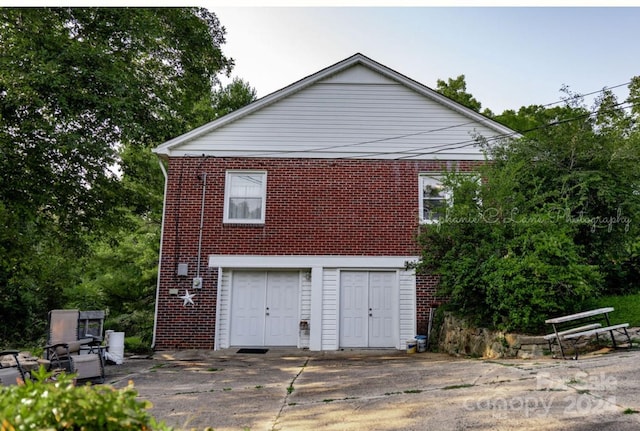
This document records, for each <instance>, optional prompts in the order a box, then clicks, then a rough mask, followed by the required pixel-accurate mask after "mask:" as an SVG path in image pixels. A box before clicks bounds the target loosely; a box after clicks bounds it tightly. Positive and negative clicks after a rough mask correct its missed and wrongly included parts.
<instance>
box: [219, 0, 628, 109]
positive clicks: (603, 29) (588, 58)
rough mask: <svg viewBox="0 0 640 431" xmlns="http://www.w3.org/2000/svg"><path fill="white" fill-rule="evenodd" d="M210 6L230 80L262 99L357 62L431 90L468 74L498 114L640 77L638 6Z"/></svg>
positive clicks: (473, 89)
mask: <svg viewBox="0 0 640 431" xmlns="http://www.w3.org/2000/svg"><path fill="white" fill-rule="evenodd" d="M207 7H208V8H209V9H210V10H211V11H213V12H214V13H215V14H216V15H217V16H218V18H219V20H220V22H221V24H222V25H223V26H224V27H225V28H226V30H227V34H226V43H225V44H224V45H223V46H222V50H223V52H224V53H225V55H227V56H230V57H232V58H233V59H234V60H235V67H234V70H233V72H232V76H237V77H240V78H242V79H243V80H245V81H247V82H248V83H249V84H250V85H251V86H252V87H253V88H255V89H256V91H257V94H258V97H263V96H266V95H267V94H270V93H272V92H274V91H277V90H279V89H281V88H283V87H286V86H287V85H289V84H292V83H293V82H295V81H298V80H300V79H302V78H304V77H306V76H309V75H311V74H313V73H315V72H317V71H319V70H321V69H323V68H325V67H327V66H330V65H332V64H334V63H337V62H339V61H341V60H343V59H345V58H347V57H350V56H351V55H353V54H355V53H362V54H364V55H366V56H367V57H369V58H371V59H373V60H375V61H377V62H379V63H382V64H383V65H385V66H387V67H390V68H391V69H393V70H395V71H397V72H400V73H402V74H403V75H405V76H408V77H409V78H411V79H414V80H416V81H418V82H420V83H422V84H424V85H426V86H428V87H431V88H433V89H435V88H436V85H437V80H438V79H442V80H445V81H446V80H447V79H448V78H455V77H457V76H459V75H465V78H466V83H467V91H468V92H470V93H471V94H473V96H474V97H475V98H476V99H477V100H479V101H480V102H481V103H482V108H483V109H484V108H489V109H491V110H492V111H493V112H494V113H496V114H498V113H501V112H503V111H504V110H506V109H514V110H518V109H519V108H520V107H521V106H528V105H532V104H538V105H545V104H548V103H553V102H557V101H559V100H561V99H562V97H564V96H563V93H561V92H560V89H561V87H563V86H564V85H566V86H569V88H570V90H571V91H572V92H573V93H580V94H586V93H591V92H596V91H599V90H602V89H603V88H604V87H614V86H617V85H620V84H625V83H627V82H628V81H629V80H630V79H631V78H632V77H633V76H637V75H640V25H639V24H638V23H640V6H634V7H594V6H581V7H541V6H538V7H494V6H492V7H489V6H484V7H431V6H430V7H373V6H363V7H310V6H306V7H275V6H271V7H255V6H245V7H230V6H229V5H228V4H222V5H221V6H216V5H215V4H214V5H212V6H207ZM615 92H616V94H617V95H618V97H619V98H620V99H624V98H625V97H626V96H627V92H626V86H623V87H621V88H619V89H616V90H615ZM593 97H594V96H590V97H588V98H586V99H585V101H586V102H587V105H589V106H590V105H591V104H592V102H593Z"/></svg>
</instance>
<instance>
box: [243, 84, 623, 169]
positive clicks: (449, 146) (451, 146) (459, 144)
mask: <svg viewBox="0 0 640 431" xmlns="http://www.w3.org/2000/svg"><path fill="white" fill-rule="evenodd" d="M630 83H631V81H629V82H626V83H623V84H618V85H614V86H612V87H604V88H603V89H602V90H597V91H592V92H590V93H586V94H579V95H575V96H572V97H570V98H566V99H561V100H558V101H556V102H551V103H547V104H545V105H539V106H541V107H547V106H552V105H556V104H559V103H567V102H568V101H570V100H574V99H578V98H582V97H584V96H590V95H593V94H597V93H603V92H605V91H607V90H611V89H614V88H619V87H623V86H625V85H629V84H630ZM624 103H626V102H621V103H618V104H616V105H615V107H617V106H619V105H622V104H624ZM534 106H535V105H534ZM595 113H597V111H593V112H590V113H586V114H584V115H581V116H578V117H575V118H572V119H565V120H561V122H553V123H549V124H546V125H542V126H538V127H535V128H532V129H528V130H524V131H519V132H518V131H515V132H512V133H505V134H500V135H495V136H493V137H491V138H486V140H487V141H493V140H497V139H503V138H507V137H511V136H515V135H518V134H523V133H528V132H532V131H535V130H539V129H542V128H545V127H551V126H554V125H557V124H561V123H562V122H568V121H575V120H578V119H581V118H587V117H589V116H591V115H593V114H595ZM493 121H495V120H493ZM477 123H478V122H477V121H468V122H465V123H459V124H454V125H451V126H445V127H440V128H437V129H430V130H423V131H419V132H413V133H407V134H402V135H396V136H390V137H386V138H380V139H373V140H368V141H362V142H354V143H348V144H338V145H330V146H324V147H319V148H313V149H312V150H306V151H329V150H337V149H341V148H352V147H357V146H361V145H367V144H374V143H378V142H388V141H392V140H396V139H402V138H408V137H412V136H419V135H427V134H430V133H436V132H441V131H445V130H451V129H455V128H458V127H463V126H468V125H471V124H477ZM475 143H477V140H476V139H471V140H466V141H461V142H456V143H452V144H441V145H436V146H430V147H429V148H430V149H434V148H438V147H443V148H440V149H438V150H437V151H429V152H419V153H415V154H413V155H411V156H405V157H417V156H420V155H428V154H435V153H438V152H443V151H447V150H449V149H459V148H464V147H467V146H470V145H474V144H475ZM425 148H426V147H420V148H416V150H419V149H425ZM413 151H414V150H409V151H407V150H404V151H390V152H376V153H369V154H366V155H371V156H375V155H391V154H408V153H412V152H413ZM299 152H301V151H299V150H285V151H271V152H268V153H258V154H252V156H254V157H257V156H263V157H268V156H275V155H282V154H287V153H289V154H292V153H299ZM366 155H362V154H361V155H359V156H346V157H344V158H346V159H349V158H359V157H363V156H366ZM403 158H404V157H403Z"/></svg>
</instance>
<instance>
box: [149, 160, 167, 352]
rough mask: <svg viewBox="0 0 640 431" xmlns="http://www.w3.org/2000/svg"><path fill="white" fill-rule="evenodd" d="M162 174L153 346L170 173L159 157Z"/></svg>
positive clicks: (153, 344)
mask: <svg viewBox="0 0 640 431" xmlns="http://www.w3.org/2000/svg"><path fill="white" fill-rule="evenodd" d="M158 163H159V164H160V169H161V170H162V175H163V176H164V194H163V196H162V222H161V223H160V252H159V254H158V281H157V283H156V304H155V309H154V311H153V338H152V339H151V348H152V349H155V347H156V330H157V326H158V301H159V300H160V273H161V270H162V240H163V239H164V220H165V217H164V216H165V212H166V209H167V186H168V182H169V174H167V170H166V169H165V167H164V163H162V159H160V158H158Z"/></svg>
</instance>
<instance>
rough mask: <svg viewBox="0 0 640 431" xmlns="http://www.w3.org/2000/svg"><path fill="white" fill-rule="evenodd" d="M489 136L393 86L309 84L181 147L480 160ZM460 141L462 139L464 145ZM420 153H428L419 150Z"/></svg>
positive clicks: (225, 153)
mask: <svg viewBox="0 0 640 431" xmlns="http://www.w3.org/2000/svg"><path fill="white" fill-rule="evenodd" d="M475 134H482V135H484V136H493V135H496V133H495V132H492V131H490V130H489V129H488V128H486V127H482V126H481V125H479V124H478V123H476V122H472V121H470V120H469V119H468V118H466V117H464V116H462V115H461V114H459V113H457V112H455V111H452V110H444V109H442V106H441V105H440V104H437V103H435V102H433V101H431V100H428V99H425V98H424V97H421V96H420V95H419V94H416V93H415V92H413V91H411V90H409V89H408V88H406V87H404V86H401V85H399V84H317V85H316V86H313V87H311V88H308V89H306V90H303V91H301V92H299V93H296V94H294V95H292V96H290V97H288V98H287V99H284V100H282V101H280V102H279V103H277V104H274V105H271V106H268V107H266V108H263V109H261V110H260V111H257V112H255V113H253V114H250V115H248V116H247V117H245V118H244V119H243V121H242V122H235V123H231V124H228V125H226V126H223V127H221V128H219V129H218V130H216V133H212V134H209V135H205V136H202V137H200V138H198V139H196V140H193V141H191V142H188V143H186V144H184V145H182V146H181V148H180V150H181V151H183V152H184V153H191V154H201V153H207V152H211V151H213V152H215V153H216V155H217V156H219V157H240V156H243V155H250V156H252V157H319V158H336V157H358V158H376V159H381V158H382V159H392V158H397V157H399V156H404V155H406V154H405V152H407V153H409V154H410V155H411V154H415V155H416V158H423V159H424V158H428V159H433V158H434V154H433V152H434V151H437V152H436V153H435V154H436V155H438V156H439V157H441V158H443V159H445V158H446V159H457V160H465V159H472V160H475V159H480V160H482V154H481V153H480V151H479V150H478V148H477V147H475V146H474V145H473V142H474V141H473V139H474V135H475ZM465 144H466V145H465ZM421 153H432V154H428V155H421Z"/></svg>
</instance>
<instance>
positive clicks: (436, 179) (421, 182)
mask: <svg viewBox="0 0 640 431" xmlns="http://www.w3.org/2000/svg"><path fill="white" fill-rule="evenodd" d="M426 183H431V184H432V185H442V174H437V173H421V174H420V175H418V202H419V204H418V207H419V211H420V214H419V217H420V223H425V224H434V223H438V220H439V218H425V217H424V199H425V198H424V187H425V185H426ZM442 200H443V201H444V203H445V205H446V206H448V205H450V204H451V191H450V190H447V189H443V192H442ZM442 216H444V214H442Z"/></svg>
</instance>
